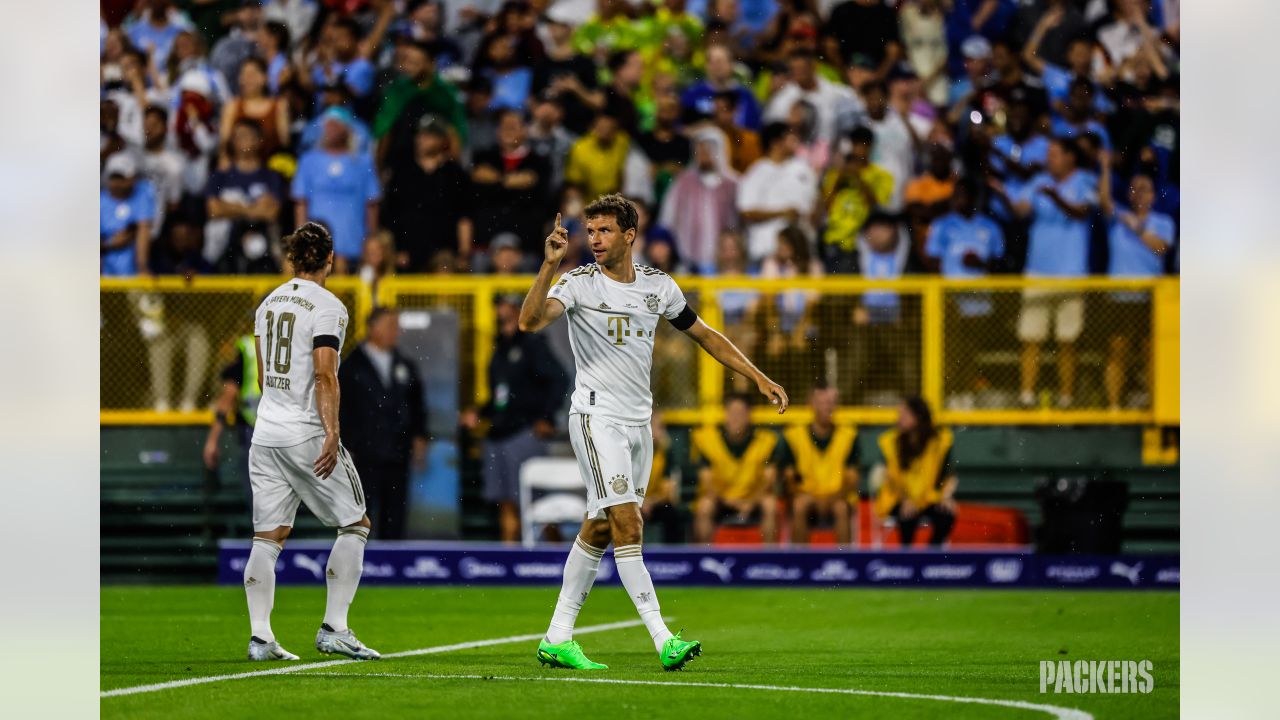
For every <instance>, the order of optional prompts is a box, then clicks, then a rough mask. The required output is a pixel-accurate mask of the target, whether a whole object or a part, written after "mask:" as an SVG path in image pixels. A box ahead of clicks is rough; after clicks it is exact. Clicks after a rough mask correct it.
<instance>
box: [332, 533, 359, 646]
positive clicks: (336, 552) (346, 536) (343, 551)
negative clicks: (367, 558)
mask: <svg viewBox="0 0 1280 720" xmlns="http://www.w3.org/2000/svg"><path fill="white" fill-rule="evenodd" d="M368 540H369V528H367V527H363V526H360V525H353V526H351V527H344V528H339V529H338V539H337V540H336V541H335V542H334V543H333V550H330V551H329V564H328V567H326V568H325V571H324V576H325V580H326V582H327V583H328V586H329V591H328V601H327V602H326V604H325V607H324V624H325V625H328V626H329V627H330V628H332V629H333V630H335V631H338V632H342V631H343V630H346V629H347V609H348V608H350V607H351V601H352V600H354V599H355V596H356V587H358V586H359V585H360V574H361V573H363V572H364V546H365V543H366V542H368Z"/></svg>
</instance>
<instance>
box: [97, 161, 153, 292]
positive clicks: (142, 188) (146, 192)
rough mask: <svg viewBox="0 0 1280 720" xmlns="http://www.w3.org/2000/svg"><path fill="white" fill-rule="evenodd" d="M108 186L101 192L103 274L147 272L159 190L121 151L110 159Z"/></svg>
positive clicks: (106, 171) (100, 235)
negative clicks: (139, 173) (140, 174)
mask: <svg viewBox="0 0 1280 720" xmlns="http://www.w3.org/2000/svg"><path fill="white" fill-rule="evenodd" d="M103 174H105V175H106V176H107V183H106V187H104V188H102V190H101V192H100V193H99V195H98V245H99V248H100V252H101V255H102V264H101V268H102V274H103V275H104V276H129V275H138V274H146V273H147V267H148V266H147V258H148V255H149V251H150V249H151V230H152V227H151V225H152V223H153V222H154V221H155V217H156V192H155V189H154V188H153V187H152V186H151V182H150V181H148V180H143V179H139V178H138V162H137V161H136V160H134V158H133V156H131V155H128V154H126V153H123V152H120V153H116V154H115V155H112V156H111V157H110V158H108V159H107V164H106V168H105V171H104V173H103Z"/></svg>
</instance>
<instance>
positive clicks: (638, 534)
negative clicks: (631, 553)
mask: <svg viewBox="0 0 1280 720" xmlns="http://www.w3.org/2000/svg"><path fill="white" fill-rule="evenodd" d="M605 512H606V513H608V515H609V528H610V531H611V532H612V533H613V546H614V547H618V546H619V545H638V544H639V543H640V541H641V539H642V538H643V537H644V516H642V515H641V514H640V506H639V505H637V504H635V503H626V504H624V505H615V506H613V507H611V508H608V509H607V510H605Z"/></svg>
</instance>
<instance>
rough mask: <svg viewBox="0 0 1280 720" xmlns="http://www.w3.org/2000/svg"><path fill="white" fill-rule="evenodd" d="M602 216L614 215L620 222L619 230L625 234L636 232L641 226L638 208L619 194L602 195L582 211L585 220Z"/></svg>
mask: <svg viewBox="0 0 1280 720" xmlns="http://www.w3.org/2000/svg"><path fill="white" fill-rule="evenodd" d="M602 215H612V216H613V219H614V220H617V221H618V229H619V230H621V231H622V232H624V233H625V232H626V231H628V230H635V229H636V228H637V227H639V225H640V217H639V215H638V214H637V213H636V206H635V205H634V204H632V202H631V201H630V200H628V199H626V198H624V197H622V196H621V195H619V194H618V193H610V194H608V195H601V196H600V197H598V198H596V200H595V202H593V203H591V204H590V205H588V206H586V207H585V208H583V210H582V217H584V218H593V217H600V216H602Z"/></svg>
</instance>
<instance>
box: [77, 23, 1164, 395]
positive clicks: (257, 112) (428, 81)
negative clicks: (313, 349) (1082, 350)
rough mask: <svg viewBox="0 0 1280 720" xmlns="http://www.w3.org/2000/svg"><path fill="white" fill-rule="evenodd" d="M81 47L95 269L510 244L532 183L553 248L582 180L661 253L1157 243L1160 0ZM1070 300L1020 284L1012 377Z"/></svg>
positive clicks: (1035, 260)
mask: <svg viewBox="0 0 1280 720" xmlns="http://www.w3.org/2000/svg"><path fill="white" fill-rule="evenodd" d="M100 48H101V87H100V94H101V156H100V163H101V168H102V192H101V215H100V217H101V221H100V236H99V242H100V249H101V256H102V263H101V267H102V274H103V275H104V276H108V275H110V276H136V275H148V274H178V275H188V276H190V275H195V274H210V273H274V272H279V271H281V270H284V269H285V268H283V267H282V264H283V261H282V258H281V253H280V237H281V236H282V235H283V234H286V233H287V232H288V231H289V230H291V229H292V228H293V227H296V226H297V225H299V224H301V223H302V222H304V221H307V220H313V221H317V222H321V223H323V224H324V225H326V226H327V227H328V228H329V229H330V230H331V232H332V233H333V236H334V238H335V245H336V252H337V271H338V272H339V273H348V274H352V275H356V276H359V277H361V278H364V279H365V280H366V281H367V282H369V283H376V282H377V281H378V280H379V279H381V278H383V277H386V276H387V275H390V274H395V273H464V272H472V273H515V272H524V271H531V270H533V269H535V268H536V267H537V265H538V263H539V261H540V259H541V255H542V244H543V238H544V236H545V234H546V232H547V231H548V229H549V225H550V223H551V221H552V219H553V218H554V216H555V213H556V212H557V211H558V212H560V213H561V214H562V216H563V218H564V224H565V226H566V227H567V228H568V229H569V230H570V236H571V243H572V245H571V252H570V254H569V257H568V259H567V260H566V262H565V264H564V266H565V267H564V269H566V270H567V269H570V268H571V267H573V266H575V265H578V264H583V263H587V262H590V260H591V258H590V253H589V252H588V251H587V249H586V248H585V244H584V240H583V238H584V232H583V227H584V225H583V218H582V208H583V207H584V205H585V204H586V203H589V202H590V201H591V200H592V199H594V198H595V197H596V196H598V195H601V194H603V193H610V192H621V193H622V194H624V195H625V196H627V197H628V198H630V199H632V200H633V201H634V202H635V203H636V204H637V205H638V206H639V209H640V210H641V213H640V216H641V227H640V229H639V239H638V245H639V247H638V248H637V257H638V259H639V260H640V261H641V262H644V263H647V264H650V265H653V266H655V267H657V268H660V269H663V270H667V271H670V272H673V273H691V274H699V275H717V274H720V275H723V274H745V275H753V276H758V277H764V278H784V279H785V278H790V277H800V276H822V275H827V274H844V275H856V276H863V277H868V278H896V277H900V276H902V275H904V274H910V273H937V274H941V275H944V276H951V277H964V276H975V275H981V274H986V273H1025V274H1027V275H1034V276H1062V277H1079V276H1084V275H1107V274H1109V275H1119V276H1142V277H1150V276H1154V275H1160V274H1164V273H1169V272H1176V271H1177V267H1178V227H1177V220H1176V218H1177V216H1178V205H1179V193H1178V172H1179V161H1178V152H1179V120H1178V115H1179V89H1178V75H1177V73H1178V2H1177V0H842V1H837V0H637V1H635V2H632V0H594V1H593V0H557V1H555V2H548V1H547V0H502V1H499V0H444V1H442V0H245V1H241V0H176V1H175V0H104V1H103V3H102V19H101V40H100ZM901 302H902V300H901V298H899V296H897V295H895V294H893V293H888V292H886V293H867V294H866V295H865V296H864V297H863V298H862V299H861V301H860V302H859V304H858V307H857V308H856V309H855V310H854V311H853V314H852V320H853V322H854V323H855V324H856V325H858V326H864V327H870V328H882V329H883V330H884V332H882V333H881V334H880V335H878V336H876V337H879V338H880V340H879V341H875V338H874V337H873V338H872V341H868V342H867V343H861V344H859V348H858V352H859V353H861V354H863V355H866V356H867V357H866V358H863V359H862V361H861V364H863V365H868V364H875V363H876V355H877V353H879V354H881V355H883V354H885V353H886V352H889V353H893V352H894V351H893V348H894V347H898V345H895V343H899V344H900V342H901V338H899V337H898V335H895V334H894V332H895V328H896V327H897V326H898V325H899V323H898V320H899V317H900V315H901ZM721 303H722V305H723V308H722V309H723V310H724V312H725V318H726V323H727V324H733V321H734V320H735V319H739V320H741V319H742V318H743V317H745V316H753V314H754V315H759V316H760V317H758V318H757V320H758V322H756V324H757V325H763V326H764V327H766V328H768V331H767V334H768V335H769V336H768V337H767V338H763V339H761V340H760V342H759V343H758V345H753V346H752V347H753V349H754V350H758V351H759V352H760V353H761V354H763V355H765V356H766V357H765V360H764V362H766V363H768V362H769V358H771V357H772V358H782V357H785V356H786V355H787V354H788V353H791V352H793V351H799V350H800V349H802V348H804V347H805V346H806V339H812V336H813V335H814V334H815V333H814V330H813V327H814V318H813V316H814V313H815V307H816V306H817V305H818V303H817V302H815V298H813V297H812V296H811V295H810V294H806V293H803V292H793V293H785V294H783V295H782V296H781V297H779V298H778V299H777V302H769V303H757V302H755V299H754V298H752V297H749V296H747V295H745V294H742V295H741V297H734V298H729V297H727V296H726V297H722V298H721ZM1129 305H1130V306H1131V307H1130V309H1131V310H1132V309H1137V308H1139V306H1138V305H1137V304H1135V303H1132V302H1130V303H1129ZM1141 307H1146V306H1145V305H1142V306H1141ZM1117 308H1118V309H1117ZM1112 309H1113V310H1116V312H1120V311H1123V310H1125V307H1124V306H1123V303H1122V302H1117V303H1116V304H1115V308H1112ZM990 313H991V310H990V307H983V302H982V301H981V299H980V298H974V299H972V300H970V301H966V303H965V304H964V306H963V307H961V309H960V312H959V315H958V317H957V318H956V320H957V322H964V321H965V320H967V319H974V318H977V319H981V318H984V317H988V316H989V315H990ZM766 315H767V317H765V316H766ZM1083 315H1084V302H1083V299H1082V298H1081V296H1080V295H1078V294H1076V295H1070V294H1061V293H1060V294H1048V295H1043V296H1034V295H1033V294H1030V293H1029V294H1028V295H1026V296H1024V298H1023V301H1022V311H1021V313H1020V316H1019V318H1018V323H1017V326H1018V327H1017V334H1018V339H1019V341H1020V342H1021V343H1022V355H1021V360H1020V363H1021V371H1020V372H1021V381H1020V383H1021V384H1020V388H1019V389H1018V390H1019V391H1020V401H1021V403H1022V404H1023V405H1031V404H1033V403H1034V402H1036V398H1035V397H1034V396H1033V390H1034V389H1035V388H1036V384H1037V377H1036V374H1037V372H1038V370H1039V367H1040V362H1039V358H1040V357H1041V355H1040V346H1041V344H1042V343H1044V342H1048V341H1049V340H1050V339H1051V338H1050V336H1052V340H1053V341H1055V342H1056V344H1057V348H1058V352H1059V358H1060V359H1059V362H1058V374H1059V394H1058V403H1059V404H1060V405H1062V406H1064V407H1069V406H1071V404H1072V397H1071V396H1072V392H1073V385H1074V375H1075V359H1074V351H1073V350H1072V346H1073V344H1074V342H1075V340H1076V338H1077V337H1078V336H1079V335H1080V332H1081V327H1082V325H1083V322H1084V321H1083ZM842 322H843V321H842ZM1051 327H1052V332H1050V328H1051ZM727 329H728V330H729V331H730V332H731V333H732V331H733V328H732V327H730V328H727ZM869 337H870V336H869ZM1112 339H1113V341H1114V342H1113V346H1114V347H1113V348H1112V349H1111V350H1110V353H1111V355H1113V356H1115V357H1116V358H1120V357H1122V356H1123V355H1124V354H1125V353H1127V352H1128V350H1127V344H1125V342H1126V338H1124V337H1116V338H1112ZM808 344H809V345H812V344H813V343H808ZM896 355H899V356H901V355H902V353H901V352H896ZM953 356H954V357H960V356H961V355H960V354H958V353H955V354H953ZM841 361H842V362H843V357H842V360H841ZM880 364H881V365H885V363H880ZM1120 364H1122V363H1120V361H1119V360H1117V362H1114V363H1111V365H1113V366H1116V367H1119V365H1120ZM892 365H893V366H894V367H895V368H896V369H895V372H896V373H897V374H898V375H900V377H896V378H893V379H892V384H893V385H894V386H895V387H898V386H905V387H914V386H916V385H917V383H916V382H915V381H916V380H917V379H918V378H916V375H918V372H919V370H918V368H915V367H913V366H912V365H911V363H892ZM899 366H900V367H899ZM1108 372H1109V373H1111V375H1114V376H1115V377H1114V379H1111V378H1110V375H1109V376H1108V377H1109V379H1108V380H1107V383H1108V389H1107V396H1108V397H1107V402H1108V404H1110V405H1111V406H1113V407H1116V406H1118V405H1119V404H1120V395H1119V387H1120V385H1121V384H1122V383H1121V380H1122V373H1121V371H1120V370H1116V371H1115V372H1112V371H1110V370H1109V371H1108ZM1112 386H1114V387H1115V389H1114V391H1113V387H1112Z"/></svg>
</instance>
